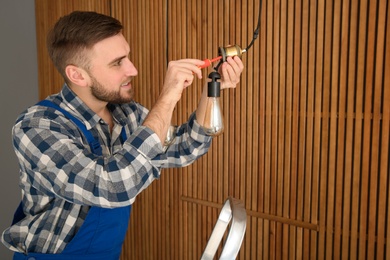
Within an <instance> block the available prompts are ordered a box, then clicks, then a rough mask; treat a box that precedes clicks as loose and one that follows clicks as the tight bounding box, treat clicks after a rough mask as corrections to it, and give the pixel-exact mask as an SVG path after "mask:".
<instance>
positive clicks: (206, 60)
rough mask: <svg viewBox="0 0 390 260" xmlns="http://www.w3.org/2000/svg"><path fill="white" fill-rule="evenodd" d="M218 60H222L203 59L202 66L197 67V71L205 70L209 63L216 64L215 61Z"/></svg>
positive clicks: (217, 58) (219, 57)
mask: <svg viewBox="0 0 390 260" xmlns="http://www.w3.org/2000/svg"><path fill="white" fill-rule="evenodd" d="M220 59H222V56H218V57H216V58H213V59H211V60H210V59H205V60H203V61H204V64H203V65H201V66H198V68H199V69H203V68H207V67H208V66H210V65H211V63H213V62H216V61H219V60H220Z"/></svg>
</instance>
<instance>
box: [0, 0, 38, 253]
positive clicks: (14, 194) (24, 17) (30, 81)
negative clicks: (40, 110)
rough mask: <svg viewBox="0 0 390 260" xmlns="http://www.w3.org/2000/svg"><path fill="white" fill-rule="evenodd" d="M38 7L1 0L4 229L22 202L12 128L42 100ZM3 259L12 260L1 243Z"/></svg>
mask: <svg viewBox="0 0 390 260" xmlns="http://www.w3.org/2000/svg"><path fill="white" fill-rule="evenodd" d="M37 67H38V66H37V52H36V36H35V6H34V1H32V0H28V1H26V0H1V1H0V82H1V83H0V84H1V87H0V89H1V92H2V93H1V94H0V113H1V123H0V165H1V168H0V212H1V214H0V232H1V233H2V232H3V230H4V229H5V228H6V227H8V226H9V224H10V222H11V220H12V216H13V213H14V211H15V209H16V206H17V205H18V203H19V201H20V191H19V187H18V175H19V173H18V165H17V161H16V156H15V154H14V152H13V149H12V140H11V128H12V126H13V124H14V122H15V119H16V117H17V116H18V114H19V113H20V112H22V111H23V110H24V109H25V108H26V107H27V106H30V105H33V104H34V103H35V102H37V101H38V75H37V70H38V69H37ZM0 259H2V260H3V259H4V260H6V259H12V253H11V251H9V250H7V248H6V247H4V246H3V244H1V245H0Z"/></svg>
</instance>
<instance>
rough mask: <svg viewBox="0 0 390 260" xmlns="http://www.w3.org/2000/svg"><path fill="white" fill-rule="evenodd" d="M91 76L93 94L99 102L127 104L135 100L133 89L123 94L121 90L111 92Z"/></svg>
mask: <svg viewBox="0 0 390 260" xmlns="http://www.w3.org/2000/svg"><path fill="white" fill-rule="evenodd" d="M89 76H90V77H91V79H92V86H91V93H92V95H93V96H94V97H95V98H96V99H97V100H100V101H104V102H108V103H112V104H125V103H129V102H131V101H132V100H133V96H134V90H133V88H130V89H129V90H128V91H126V92H122V93H121V89H119V90H117V91H115V90H112V91H109V90H107V89H106V88H105V87H104V86H103V85H102V84H100V83H99V81H97V79H96V78H95V77H93V76H92V75H89ZM129 80H131V79H129Z"/></svg>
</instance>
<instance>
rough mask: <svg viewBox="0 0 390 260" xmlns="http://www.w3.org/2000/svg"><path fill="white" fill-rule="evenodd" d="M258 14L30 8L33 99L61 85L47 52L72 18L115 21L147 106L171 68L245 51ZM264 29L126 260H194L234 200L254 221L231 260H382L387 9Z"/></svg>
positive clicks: (199, 5)
mask: <svg viewBox="0 0 390 260" xmlns="http://www.w3.org/2000/svg"><path fill="white" fill-rule="evenodd" d="M258 5H259V0H240V1H233V0H229V1H228V0H226V1H217V0H197V1H179V0H163V1H161V0H148V1H136V0H111V1H108V0H107V1H103V0H101V1H96V0H94V1H55V2H54V1H49V0H36V13H37V40H38V48H39V49H38V55H39V80H40V90H41V91H40V97H42V98H43V97H45V96H47V95H48V94H50V93H53V92H56V91H58V90H59V88H60V86H61V85H62V83H61V80H60V78H59V77H58V74H56V73H55V72H54V69H53V68H52V66H51V64H50V63H49V62H48V60H47V57H46V56H47V55H46V52H45V44H44V39H45V34H46V32H47V29H48V28H49V26H51V25H52V24H53V22H54V21H55V20H56V19H57V18H58V17H59V16H61V15H63V14H66V13H68V12H69V11H71V10H76V9H80V10H81V9H82V10H97V11H100V12H103V13H111V14H112V15H113V16H114V17H117V18H118V19H120V20H121V21H122V22H123V24H124V25H125V31H124V34H125V36H126V37H127V39H128V41H129V44H130V47H131V50H132V53H131V59H132V60H133V61H134V63H135V65H136V66H137V68H138V69H139V76H138V77H137V79H136V82H135V84H136V88H137V89H136V99H137V100H138V101H140V102H141V103H143V104H145V105H146V106H147V107H151V105H152V104H153V102H154V100H155V99H156V98H157V97H158V95H159V91H160V89H161V86H162V83H163V79H164V73H165V70H166V65H167V63H168V62H169V61H170V60H174V59H180V58H199V59H204V58H212V57H215V56H216V55H217V50H218V47H219V46H226V45H227V44H238V45H240V46H241V47H243V48H244V47H246V45H247V44H248V43H249V41H250V39H251V37H252V35H253V30H254V27H255V25H256V23H257V15H258ZM261 21H262V23H261V30H260V36H259V38H258V40H257V41H256V42H255V44H254V46H253V47H252V49H250V50H249V51H248V53H246V54H244V56H243V61H244V63H245V65H246V69H245V71H244V74H243V75H242V80H241V83H240V86H239V87H238V88H237V89H236V90H229V91H223V95H222V98H221V99H222V103H223V110H224V114H225V128H226V129H225V133H224V134H223V135H222V136H220V137H217V138H216V139H215V140H214V142H213V145H212V148H211V150H210V152H209V153H208V154H207V155H206V156H204V157H203V158H201V159H200V160H198V161H197V162H195V163H194V164H193V165H191V166H188V167H186V168H182V169H170V170H164V171H163V173H162V177H161V179H160V180H159V181H157V182H155V183H154V184H152V185H151V187H150V188H149V189H147V190H146V191H145V192H143V193H142V194H141V195H139V196H138V198H137V200H136V203H135V204H134V207H133V213H132V216H131V223H130V229H129V232H128V234H127V239H126V242H125V245H124V247H123V254H122V259H199V257H200V255H201V253H202V252H203V249H204V246H205V245H206V243H207V239H208V237H209V235H210V233H211V231H212V228H213V226H214V224H215V222H216V219H217V217H218V214H219V211H220V207H221V206H222V204H223V202H224V200H225V199H226V198H227V197H228V196H234V197H236V198H238V199H241V200H242V201H244V203H245V207H246V209H247V214H248V222H247V233H246V237H245V240H244V243H243V245H242V248H241V251H240V255H239V259H389V258H390V236H389V234H390V216H389V209H390V199H389V196H390V190H389V188H390V179H389V177H388V176H389V173H390V172H389V159H390V153H389V148H390V147H389V146H390V141H389V132H390V4H389V3H388V1H387V0H374V1H368V0H345V1H308V0H296V1H287V0H275V1H263V11H262V20H261ZM209 72H210V70H204V74H203V76H204V78H206V77H207V74H208V73H209ZM203 82H204V80H196V81H195V83H194V86H192V87H190V88H188V89H187V90H186V91H185V92H184V94H183V98H182V100H181V101H180V102H179V104H178V106H177V108H176V110H175V112H174V119H173V123H181V122H184V121H185V120H186V119H187V118H188V116H189V115H190V113H191V112H192V111H193V110H194V109H195V108H196V105H197V100H198V98H199V96H200V93H201V90H202V86H201V85H202V84H203ZM219 253H220V250H219Z"/></svg>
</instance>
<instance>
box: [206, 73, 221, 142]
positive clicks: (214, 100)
mask: <svg viewBox="0 0 390 260" xmlns="http://www.w3.org/2000/svg"><path fill="white" fill-rule="evenodd" d="M209 78H210V79H211V82H209V83H208V84H207V104H206V110H205V115H204V121H203V125H202V126H203V129H204V131H205V132H206V134H208V135H211V136H217V135H219V134H221V133H222V132H223V116H222V110H221V105H220V102H219V97H220V95H221V87H220V82H218V81H217V80H218V79H220V78H221V76H220V75H219V73H218V72H211V73H210V75H209Z"/></svg>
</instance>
